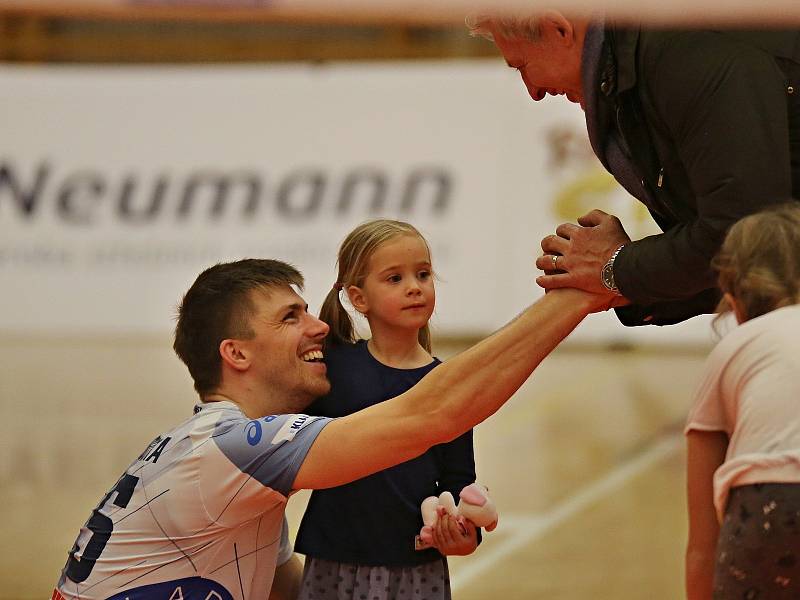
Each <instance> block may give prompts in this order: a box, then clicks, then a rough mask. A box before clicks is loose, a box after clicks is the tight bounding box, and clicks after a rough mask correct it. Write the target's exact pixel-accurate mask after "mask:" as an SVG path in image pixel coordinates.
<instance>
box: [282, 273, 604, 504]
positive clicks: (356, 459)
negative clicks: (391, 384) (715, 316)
mask: <svg viewBox="0 0 800 600" xmlns="http://www.w3.org/2000/svg"><path fill="white" fill-rule="evenodd" d="M602 302H603V300H602V299H601V298H599V297H598V296H595V295H592V294H588V293H586V292H581V291H578V290H572V289H564V290H556V291H553V292H551V293H549V294H546V295H545V296H544V297H542V298H540V299H539V300H538V301H537V302H536V303H535V304H533V305H532V306H530V307H529V308H528V309H526V310H525V311H524V312H523V313H522V314H521V315H519V316H518V317H517V318H516V319H514V320H513V321H511V322H510V323H509V324H507V325H506V326H505V327H503V328H502V329H500V330H499V331H497V332H495V333H494V334H492V335H491V336H489V337H488V338H486V339H485V340H483V341H481V342H479V343H478V344H476V345H475V346H473V347H472V348H469V349H468V350H466V351H464V352H462V353H461V354H459V355H458V356H456V357H454V358H452V359H450V360H448V361H446V362H445V363H444V364H442V365H440V366H439V367H437V368H436V369H434V370H433V371H431V372H430V373H429V374H428V375H426V376H425V377H424V378H423V379H422V381H420V382H419V383H418V384H417V385H415V386H414V387H413V388H411V389H410V390H409V391H407V392H405V393H404V394H402V395H400V396H398V397H397V398H393V399H391V400H388V401H386V402H382V403H380V404H377V405H375V406H371V407H369V408H367V409H364V410H361V411H358V412H356V413H354V414H352V415H349V416H347V417H343V418H340V419H336V420H334V421H333V422H332V423H330V424H329V425H327V426H326V427H325V428H324V429H323V430H322V431H321V432H320V434H319V436H318V437H317V439H316V441H315V442H314V445H313V446H312V447H311V449H310V450H309V452H308V454H307V456H306V458H305V461H304V462H303V466H302V467H301V468H300V471H299V472H298V474H297V477H296V478H295V481H294V485H293V488H294V489H307V488H311V489H316V488H326V487H334V486H337V485H342V484H344V483H347V482H349V481H353V480H355V479H359V478H361V477H364V476H366V475H369V474H371V473H374V472H376V471H380V470H383V469H385V468H387V467H390V466H393V465H396V464H399V463H401V462H405V461H406V460H409V459H411V458H414V457H416V456H419V455H420V454H422V453H423V452H425V450H427V449H428V448H430V447H431V446H433V445H434V444H440V443H443V442H447V441H450V440H452V439H454V438H456V437H457V436H459V435H461V434H462V433H464V432H465V431H467V430H468V429H470V428H472V427H474V426H475V425H477V424H478V423H480V422H481V421H483V420H484V419H486V418H487V417H489V416H490V415H492V414H493V413H494V412H496V411H497V410H498V409H499V408H500V407H501V406H502V405H503V404H504V403H505V402H506V401H507V400H508V399H509V398H510V397H511V395H512V394H513V393H514V392H515V391H516V390H517V389H519V387H520V386H521V385H522V384H523V383H524V382H525V380H526V379H527V378H528V377H529V376H530V374H531V373H532V372H533V370H534V369H535V368H536V366H537V365H538V364H539V363H540V362H541V361H542V359H544V358H545V357H546V356H547V355H548V354H549V353H550V352H551V351H552V350H553V349H554V348H555V347H556V346H557V345H558V344H559V342H561V340H563V339H564V338H565V337H566V336H567V335H569V333H570V332H571V331H572V330H573V329H574V328H575V327H576V326H577V325H578V324H579V323H580V322H581V321H582V320H583V318H584V317H585V316H586V315H587V314H589V313H591V312H595V311H597V310H600V309H605V308H607V305H606V306H603V305H602Z"/></svg>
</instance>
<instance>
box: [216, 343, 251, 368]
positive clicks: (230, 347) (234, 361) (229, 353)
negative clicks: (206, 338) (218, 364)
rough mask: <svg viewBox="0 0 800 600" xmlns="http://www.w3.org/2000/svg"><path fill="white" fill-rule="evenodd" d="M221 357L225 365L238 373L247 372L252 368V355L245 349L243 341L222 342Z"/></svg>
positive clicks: (220, 347)
mask: <svg viewBox="0 0 800 600" xmlns="http://www.w3.org/2000/svg"><path fill="white" fill-rule="evenodd" d="M219 355H220V356H221V357H222V362H223V363H225V364H226V365H228V366H229V367H230V368H231V369H234V370H236V371H246V370H247V369H248V368H249V367H250V353H249V352H248V351H247V350H246V348H244V344H243V343H242V340H222V341H221V342H220V344H219Z"/></svg>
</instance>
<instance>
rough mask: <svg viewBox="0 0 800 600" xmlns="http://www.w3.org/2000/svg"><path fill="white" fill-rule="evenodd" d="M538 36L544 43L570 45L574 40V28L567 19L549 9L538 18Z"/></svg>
mask: <svg viewBox="0 0 800 600" xmlns="http://www.w3.org/2000/svg"><path fill="white" fill-rule="evenodd" d="M539 34H540V35H541V37H542V39H543V40H544V41H549V42H554V43H560V44H563V43H565V42H568V43H572V42H573V40H574V38H575V27H574V26H573V24H572V21H570V20H569V19H567V17H565V16H564V15H563V14H561V13H560V12H558V11H557V10H552V9H551V10H546V11H545V12H544V13H542V15H541V16H540V17H539Z"/></svg>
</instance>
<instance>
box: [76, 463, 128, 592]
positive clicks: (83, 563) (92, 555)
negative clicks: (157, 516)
mask: <svg viewBox="0 0 800 600" xmlns="http://www.w3.org/2000/svg"><path fill="white" fill-rule="evenodd" d="M138 482H139V478H138V477H134V476H133V475H129V474H128V473H125V474H124V475H123V476H122V477H120V478H119V481H117V484H116V485H115V486H114V487H113V488H112V489H111V491H109V492H108V493H107V494H106V495H105V497H104V498H103V499H102V500H101V501H100V504H98V505H97V508H95V509H94V510H93V511H92V516H91V518H90V519H89V522H88V523H86V527H88V528H89V530H91V532H92V537H90V538H89V541H88V542H87V543H86V548H84V549H83V552H81V558H80V559H77V558H75V554H76V553H77V552H78V550H79V548H78V542H77V540H76V541H75V545H74V546H72V550H70V552H69V561H68V562H67V577H69V578H70V579H71V580H72V581H74V582H75V583H81V582H83V581H86V579H87V578H88V577H89V574H90V573H91V572H92V569H93V568H94V563H95V562H96V561H97V559H98V558H100V554H102V552H103V548H105V547H106V544H107V543H108V539H109V538H110V537H111V532H112V531H114V522H113V521H112V520H111V518H110V517H107V516H106V515H104V514H103V513H101V512H100V510H101V509H102V508H103V507H104V506H105V504H106V502H108V500H109V498H111V496H112V495H113V494H114V493H115V492H116V494H117V497H116V498H114V502H113V504H114V505H115V506H119V507H120V508H125V507H126V506H128V502H130V501H131V496H133V490H134V488H135V487H136V484H137V483H138Z"/></svg>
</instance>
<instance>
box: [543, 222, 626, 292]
mask: <svg viewBox="0 0 800 600" xmlns="http://www.w3.org/2000/svg"><path fill="white" fill-rule="evenodd" d="M630 240H631V238H630V237H629V236H628V234H627V233H625V230H624V229H623V228H622V224H621V223H620V222H619V219H618V218H617V217H615V216H612V215H609V214H608V213H605V212H603V211H602V210H598V209H595V210H593V211H591V212H590V213H588V214H586V215H584V216H582V217H580V218H579V219H578V225H575V224H574V223H562V224H561V225H559V226H558V227H557V228H556V235H548V236H547V237H545V238H544V239H543V240H542V251H543V252H544V254H543V255H542V256H540V257H539V258H537V259H536V266H537V267H538V268H539V269H542V270H543V271H544V272H545V274H544V275H541V276H539V277H537V278H536V283H538V284H539V285H540V286H541V287H543V288H544V289H545V290H551V289H555V288H563V287H571V288H577V289H581V290H585V291H587V292H592V293H595V294H599V295H601V296H607V297H608V299H609V304H610V305H611V306H621V305H623V304H626V303H627V301H626V300H625V299H624V298H621V297H620V296H617V295H615V294H614V293H613V292H610V291H609V290H608V289H606V288H605V286H604V285H603V283H602V281H601V280H600V271H601V270H602V269H603V265H605V264H606V262H608V259H609V258H611V255H612V254H613V253H614V250H616V249H617V248H619V247H620V246H621V245H622V244H625V243H627V242H629V241H630Z"/></svg>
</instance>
